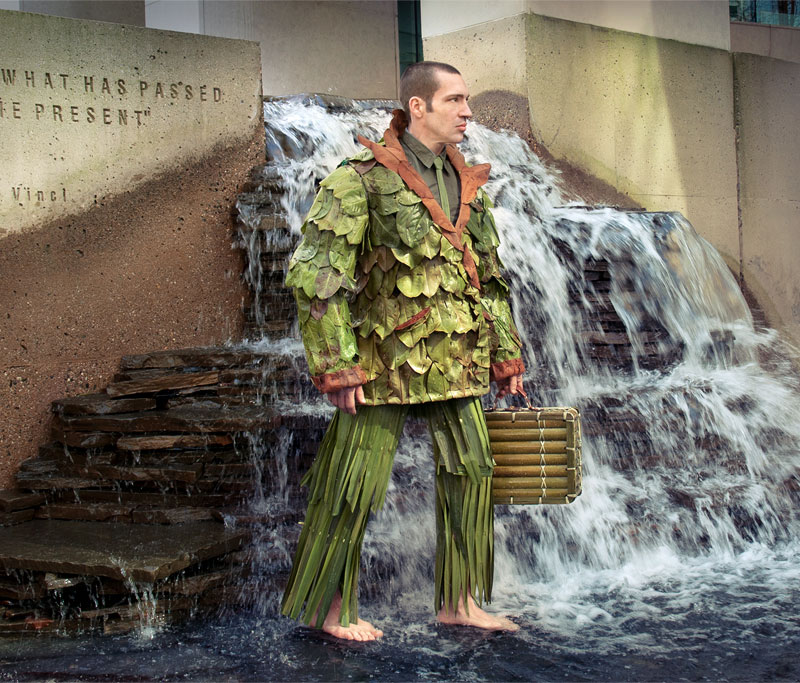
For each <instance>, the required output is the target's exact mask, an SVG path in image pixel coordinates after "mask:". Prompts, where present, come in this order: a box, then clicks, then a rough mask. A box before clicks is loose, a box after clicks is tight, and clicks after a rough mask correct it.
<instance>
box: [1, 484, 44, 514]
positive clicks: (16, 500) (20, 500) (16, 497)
mask: <svg viewBox="0 0 800 683" xmlns="http://www.w3.org/2000/svg"><path fill="white" fill-rule="evenodd" d="M42 503H44V496H42V495H40V494H38V493H29V492H27V491H17V490H9V489H6V490H2V491H0V512H15V511H17V510H24V509H26V508H35V507H38V506H39V505H41V504H42Z"/></svg>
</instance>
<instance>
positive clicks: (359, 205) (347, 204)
mask: <svg viewBox="0 0 800 683" xmlns="http://www.w3.org/2000/svg"><path fill="white" fill-rule="evenodd" d="M340 201H341V202H342V211H343V212H344V213H346V214H347V215H349V216H360V215H362V214H365V213H366V212H367V199H366V197H364V192H363V188H361V187H358V188H354V189H351V190H348V191H347V192H344V193H343V194H342V197H341V199H340Z"/></svg>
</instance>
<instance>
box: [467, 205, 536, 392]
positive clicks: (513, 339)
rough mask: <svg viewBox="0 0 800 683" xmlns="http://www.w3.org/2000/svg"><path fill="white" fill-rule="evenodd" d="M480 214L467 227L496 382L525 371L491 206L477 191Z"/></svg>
mask: <svg viewBox="0 0 800 683" xmlns="http://www.w3.org/2000/svg"><path fill="white" fill-rule="evenodd" d="M479 198H480V200H481V201H480V206H481V207H482V209H483V210H482V211H479V212H477V213H476V214H475V215H474V216H473V217H472V218H473V220H471V221H470V222H471V223H472V225H468V227H469V229H470V234H471V235H472V238H473V240H475V241H474V246H475V248H476V251H477V253H478V257H479V259H480V260H479V263H478V277H479V278H480V281H481V303H482V304H483V308H484V317H486V319H487V320H488V321H489V340H490V342H489V352H490V359H491V366H490V370H489V375H490V378H491V379H492V380H494V381H499V380H503V379H506V378H508V377H511V376H513V375H520V374H522V373H523V372H525V364H524V363H523V362H522V340H521V339H520V336H519V332H518V330H517V326H516V324H515V323H514V317H513V316H512V314H511V306H510V305H509V297H508V284H507V283H506V281H505V279H504V278H503V276H502V273H501V271H502V268H503V264H502V263H501V261H500V257H499V256H498V254H497V248H498V246H499V245H500V238H499V236H498V234H497V228H496V226H495V223H494V217H493V216H492V212H491V208H492V203H491V201H490V200H489V198H488V196H486V193H485V192H483V190H481V191H480V192H479Z"/></svg>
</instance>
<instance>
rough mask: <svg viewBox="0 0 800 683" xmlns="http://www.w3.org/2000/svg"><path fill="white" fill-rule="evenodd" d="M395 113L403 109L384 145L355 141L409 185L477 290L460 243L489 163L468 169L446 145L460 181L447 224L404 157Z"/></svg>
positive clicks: (468, 254) (452, 147)
mask: <svg viewBox="0 0 800 683" xmlns="http://www.w3.org/2000/svg"><path fill="white" fill-rule="evenodd" d="M398 112H400V113H402V110H395V112H394V117H393V118H392V123H391V124H390V126H389V128H387V129H386V132H385V133H384V134H383V141H384V143H385V144H384V145H379V144H378V143H377V142H372V141H371V140H367V139H366V138H365V137H364V136H362V135H359V136H358V141H359V142H360V143H361V144H362V145H364V147H367V148H368V149H369V150H371V151H372V153H373V154H374V155H375V160H376V161H377V162H378V163H379V164H381V166H385V167H386V168H388V169H389V170H390V171H394V172H395V173H397V175H399V176H400V177H401V178H402V179H403V182H404V183H405V184H406V185H408V187H409V188H410V189H411V191H412V192H413V193H414V194H416V195H417V196H418V197H419V198H420V199H422V203H423V205H424V206H425V208H426V209H428V212H429V213H430V215H431V218H432V219H433V221H434V222H435V223H436V225H438V226H439V227H440V228H441V229H442V234H443V235H444V236H445V237H446V238H447V241H448V242H450V244H452V245H453V246H454V247H455V248H456V249H458V250H459V251H460V252H462V254H463V255H464V256H463V263H464V270H466V271H467V275H468V276H469V280H470V283H471V284H472V286H473V287H475V288H476V289H480V288H481V284H480V280H479V279H478V271H477V269H476V267H475V259H474V257H473V256H472V253H471V252H470V250H469V249H467V248H465V246H464V243H463V242H462V240H461V235H462V234H463V233H464V227H465V226H466V225H467V222H468V221H469V217H470V206H469V204H470V202H471V201H472V200H474V199H475V197H476V196H477V194H478V188H479V187H480V186H481V185H484V184H485V183H486V181H487V180H489V170H490V169H491V165H490V164H478V165H476V166H467V162H466V161H464V155H463V154H461V152H459V151H458V149H457V148H456V146H455V145H447V147H446V150H447V156H448V158H449V159H450V163H451V164H453V168H454V169H455V171H456V173H458V175H459V177H460V180H461V198H460V202H461V206H460V208H459V211H458V219H457V220H456V224H455V225H453V224H452V223H451V222H450V218H449V217H448V216H446V215H445V213H444V211H443V210H442V207H441V206H439V203H438V202H437V201H436V200H435V199H434V197H433V194H432V193H431V190H430V188H429V187H428V185H427V184H426V183H425V181H424V180H423V179H422V176H420V175H419V173H417V172H416V171H415V170H414V167H413V166H412V165H411V163H410V162H409V161H408V159H407V158H406V153H405V152H404V151H403V147H402V145H401V144H400V136H401V135H402V134H403V131H404V130H405V127H406V124H405V116H400V115H399V114H398Z"/></svg>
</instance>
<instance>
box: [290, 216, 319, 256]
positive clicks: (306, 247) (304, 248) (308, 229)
mask: <svg viewBox="0 0 800 683" xmlns="http://www.w3.org/2000/svg"><path fill="white" fill-rule="evenodd" d="M318 249H319V230H317V226H316V225H314V224H313V223H305V224H304V225H303V239H302V241H301V242H300V244H299V245H298V247H297V249H295V250H294V254H292V261H310V260H311V259H312V258H314V256H316V254H317V250H318Z"/></svg>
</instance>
